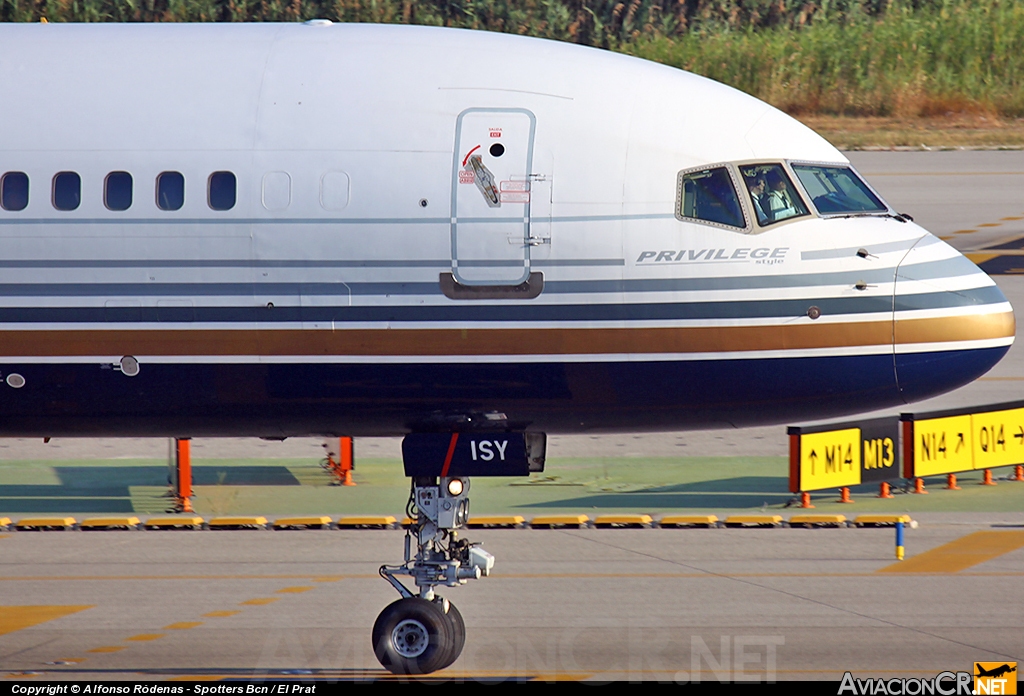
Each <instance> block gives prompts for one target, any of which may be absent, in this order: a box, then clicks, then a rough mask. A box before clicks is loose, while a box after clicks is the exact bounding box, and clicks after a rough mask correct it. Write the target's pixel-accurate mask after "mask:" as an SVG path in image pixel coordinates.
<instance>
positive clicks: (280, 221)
mask: <svg viewBox="0 0 1024 696" xmlns="http://www.w3.org/2000/svg"><path fill="white" fill-rule="evenodd" d="M531 219H532V220H533V221H534V222H548V221H550V222H621V221H624V220H675V219H676V216H675V215H674V214H673V213H637V214H634V215H554V216H550V217H548V216H535V217H533V218H531ZM458 220H459V222H522V221H523V216H522V215H520V216H518V217H508V218H458ZM451 221H452V219H451V217H443V218H441V217H429V218H221V217H213V218H175V217H155V218H122V217H109V218H76V217H74V216H73V215H71V216H69V217H53V218H27V217H26V218H22V217H16V216H13V217H7V216H3V217H0V225H118V226H121V225H450V224H451Z"/></svg>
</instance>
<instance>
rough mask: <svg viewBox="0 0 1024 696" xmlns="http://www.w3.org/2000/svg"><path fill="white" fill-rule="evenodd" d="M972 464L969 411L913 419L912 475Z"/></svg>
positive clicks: (956, 469)
mask: <svg viewBox="0 0 1024 696" xmlns="http://www.w3.org/2000/svg"><path fill="white" fill-rule="evenodd" d="M973 468H974V457H973V451H972V449H971V416H970V415H963V416H949V417H947V418H930V419H928V420H915V421H914V476H935V475H937V474H948V473H952V472H955V471H968V470H970V469H973Z"/></svg>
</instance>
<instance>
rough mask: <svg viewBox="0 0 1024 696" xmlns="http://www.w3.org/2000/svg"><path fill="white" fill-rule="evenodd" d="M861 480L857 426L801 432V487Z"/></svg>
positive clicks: (815, 487) (813, 488)
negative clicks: (844, 428)
mask: <svg viewBox="0 0 1024 696" xmlns="http://www.w3.org/2000/svg"><path fill="white" fill-rule="evenodd" d="M859 483H860V428H847V429H846V430H830V431H828V432H824V433H808V434H806V435H801V436H800V486H801V490H805V491H813V490H818V489H821V488H841V487H843V486H856V485H857V484H859Z"/></svg>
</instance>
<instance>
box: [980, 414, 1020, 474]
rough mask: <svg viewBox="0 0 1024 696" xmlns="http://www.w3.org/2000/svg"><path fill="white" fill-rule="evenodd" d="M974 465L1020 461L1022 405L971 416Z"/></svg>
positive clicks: (985, 467)
mask: <svg viewBox="0 0 1024 696" xmlns="http://www.w3.org/2000/svg"><path fill="white" fill-rule="evenodd" d="M971 424H972V426H973V428H972V430H973V432H972V436H973V440H974V468H975V469H991V468H993V467H997V466H1007V465H1010V464H1022V463H1024V408H1013V409H1010V410H1008V411H990V412H988V413H975V414H974V415H972V416H971Z"/></svg>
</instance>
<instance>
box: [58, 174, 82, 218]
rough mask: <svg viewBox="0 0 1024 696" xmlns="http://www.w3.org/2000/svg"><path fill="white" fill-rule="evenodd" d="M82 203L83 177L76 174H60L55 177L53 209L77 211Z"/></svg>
mask: <svg viewBox="0 0 1024 696" xmlns="http://www.w3.org/2000/svg"><path fill="white" fill-rule="evenodd" d="M81 203H82V177H80V176H78V174H77V173H75V172H58V173H57V174H56V175H55V176H54V177H53V207H54V208H56V209H57V210H75V209H77V208H78V206H79V205H81Z"/></svg>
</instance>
